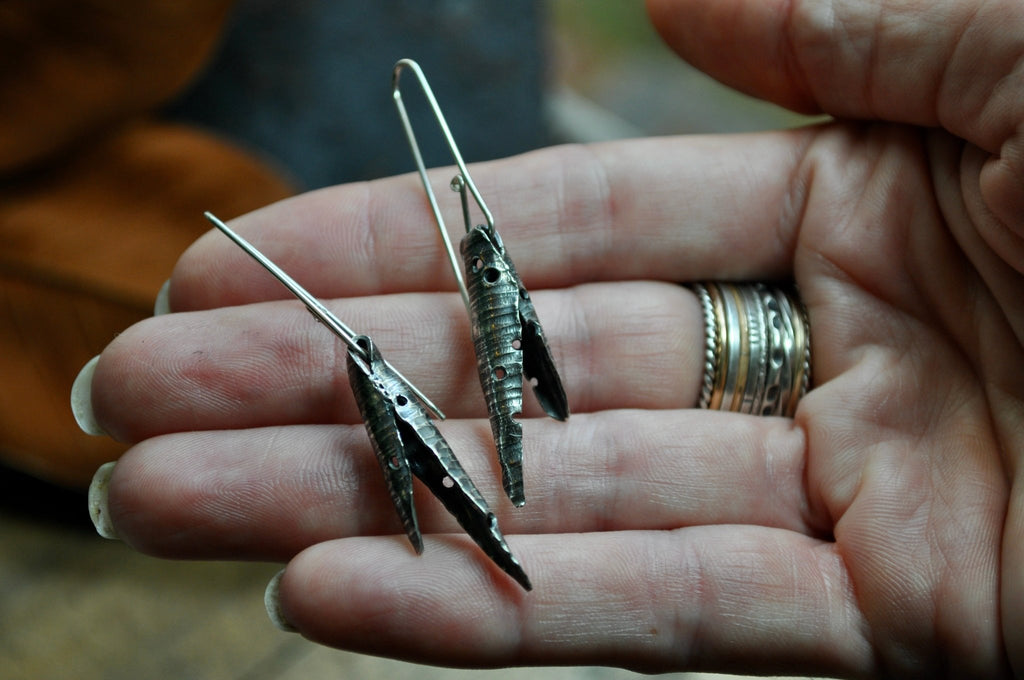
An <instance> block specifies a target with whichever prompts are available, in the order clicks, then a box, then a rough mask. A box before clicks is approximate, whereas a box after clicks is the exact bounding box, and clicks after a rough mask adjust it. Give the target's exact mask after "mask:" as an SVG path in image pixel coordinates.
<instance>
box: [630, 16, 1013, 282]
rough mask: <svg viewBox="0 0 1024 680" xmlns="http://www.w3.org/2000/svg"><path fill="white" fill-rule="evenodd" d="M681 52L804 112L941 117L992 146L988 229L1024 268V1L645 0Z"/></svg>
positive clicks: (922, 121)
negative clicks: (992, 224)
mask: <svg viewBox="0 0 1024 680" xmlns="http://www.w3.org/2000/svg"><path fill="white" fill-rule="evenodd" d="M647 5H648V10H649V12H650V14H651V18H652V20H653V22H654V25H655V27H656V28H657V29H658V30H659V32H660V33H661V34H662V36H663V37H664V38H665V40H666V42H668V44H669V46H671V47H672V48H673V49H674V50H676V51H677V52H678V53H679V54H680V55H681V56H682V57H683V58H684V59H686V60H687V61H689V62H690V63H692V64H693V65H694V66H696V67H697V68H700V69H702V70H703V71H705V72H707V73H708V74H710V75H711V76H713V77H715V78H717V79H718V80H720V81H722V82H723V83H725V84H727V85H730V86H732V87H734V88H736V89H738V90H741V91H743V92H746V93H748V94H751V95H753V96H756V97H760V98H762V99H766V100H768V101H771V102H775V103H776V104H780V105H781V106H785V107H787V108H790V109H794V110H796V111H800V112H804V113H826V114H830V115H832V116H835V117H838V118H857V119H871V120H884V121H891V122H897V123H911V124H915V125H922V126H927V127H941V128H945V129H946V130H947V131H949V132H951V133H953V134H954V135H956V136H958V137H961V138H963V139H965V140H967V141H969V142H971V143H972V144H974V145H976V146H978V147H980V148H981V149H983V150H984V151H986V152H987V153H988V154H989V156H990V158H989V161H988V162H987V163H986V164H985V168H984V171H983V172H982V174H981V177H980V186H979V189H980V191H981V194H982V196H983V198H984V200H985V203H986V205H987V207H988V210H990V211H991V214H992V216H993V217H994V218H995V220H993V222H994V223H995V224H994V226H993V228H992V229H988V230H986V233H984V234H983V236H984V237H985V239H986V241H988V242H989V245H990V247H992V249H993V250H995V251H996V252H998V253H1000V254H1001V255H1002V256H1003V257H1004V258H1005V259H1006V261H1008V262H1009V263H1010V264H1011V265H1012V266H1013V267H1014V268H1015V269H1016V270H1017V271H1019V272H1024V3H1022V2H1020V1H1019V0H973V1H972V0H918V1H911V0H832V1H827V2H826V1H821V2H819V1H801V0H647Z"/></svg>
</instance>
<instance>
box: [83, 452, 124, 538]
mask: <svg viewBox="0 0 1024 680" xmlns="http://www.w3.org/2000/svg"><path fill="white" fill-rule="evenodd" d="M114 464H115V461H111V462H109V463H104V464H103V465H101V466H100V467H99V469H98V470H96V474H94V475H93V476H92V483H91V484H89V518H90V519H91V520H92V525H93V526H94V527H96V533H98V534H99V535H100V536H102V537H103V538H109V539H112V540H118V539H120V538H121V537H120V536H118V535H117V530H116V529H114V524H113V522H111V521H110V507H109V504H108V500H107V487H108V485H109V483H110V476H111V475H112V474H114Z"/></svg>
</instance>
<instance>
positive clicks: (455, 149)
mask: <svg viewBox="0 0 1024 680" xmlns="http://www.w3.org/2000/svg"><path fill="white" fill-rule="evenodd" d="M405 69H409V70H410V71H412V73H413V75H415V76H416V81H417V82H418V83H419V84H420V87H421V88H422V89H423V95H424V96H425V97H426V98H427V103H428V104H429V105H430V110H431V111H432V112H433V114H434V118H435V120H437V124H438V126H439V127H440V128H441V134H442V135H444V139H445V142H447V144H448V150H449V151H451V154H452V158H453V159H454V160H455V164H456V165H457V166H458V168H459V175H458V176H457V177H456V178H455V179H453V180H452V185H451V186H452V189H453V190H455V191H459V193H460V194H461V196H462V215H463V219H464V220H465V223H466V232H467V233H468V232H469V231H470V230H471V229H472V228H473V223H472V221H471V220H470V217H469V204H468V201H467V199H466V189H468V190H469V193H470V195H472V196H473V200H474V201H475V202H476V205H477V207H478V208H479V209H480V212H481V213H483V215H484V220H485V221H486V224H487V230H488V231H489V232H491V233H494V216H493V215H492V214H491V211H490V210H489V209H488V207H487V203H486V202H485V201H484V199H483V196H481V195H480V191H479V190H478V189H477V188H476V184H475V183H474V182H473V177H472V176H471V175H470V174H469V169H468V168H466V162H465V161H464V160H462V154H461V153H460V152H459V146H458V145H457V144H456V143H455V137H453V136H452V131H451V129H450V128H449V127H448V122H447V121H446V120H445V118H444V114H443V113H441V107H440V106H439V105H438V103H437V98H436V97H434V91H433V90H432V89H431V88H430V83H428V82H427V77H426V76H425V75H423V69H421V68H420V65H419V64H417V63H416V62H415V61H413V60H412V59H402V60H400V61H399V62H398V63H397V64H395V68H394V70H393V71H392V72H391V96H392V98H394V100H395V108H397V109H398V116H399V118H401V120H402V128H403V129H404V130H405V136H406V138H407V139H408V140H409V149H410V150H411V151H412V157H413V159H415V161H416V169H417V170H418V171H419V174H420V180H421V181H422V182H423V190H424V191H425V192H426V194H427V200H428V201H430V208H431V210H433V212H434V219H435V220H436V222H437V228H438V230H440V232H441V240H442V241H444V247H445V251H446V252H447V253H448V260H449V262H451V265H452V272H454V274H455V280H456V281H458V284H459V292H460V293H462V301H463V302H464V303H465V305H466V308H467V309H468V308H469V293H468V292H467V291H466V281H465V279H463V277H462V272H461V271H460V270H459V258H458V257H456V255H455V249H454V248H452V242H451V238H450V237H449V236H448V228H447V227H446V226H445V222H444V217H442V216H441V209H440V207H439V206H438V204H437V197H436V196H435V195H434V189H433V188H432V187H431V186H430V178H429V177H428V176H427V167H426V165H425V164H424V162H423V154H421V153H420V145H419V143H418V142H417V141H416V133H415V132H414V131H413V129H412V122H411V121H410V120H409V113H408V111H407V110H406V108H405V102H404V101H403V100H402V90H401V87H400V85H401V78H402V71H403V70H405Z"/></svg>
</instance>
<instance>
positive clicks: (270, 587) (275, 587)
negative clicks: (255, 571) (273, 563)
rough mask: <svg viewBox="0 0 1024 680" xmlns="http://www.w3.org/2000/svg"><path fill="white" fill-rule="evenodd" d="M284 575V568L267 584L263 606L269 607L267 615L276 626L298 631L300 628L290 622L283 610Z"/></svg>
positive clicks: (283, 629) (285, 630) (284, 629)
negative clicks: (282, 580) (282, 581)
mask: <svg viewBox="0 0 1024 680" xmlns="http://www.w3.org/2000/svg"><path fill="white" fill-rule="evenodd" d="M283 577H284V569H282V570H281V571H279V572H277V573H276V574H274V578H272V579H270V583H268V584H267V590H266V592H264V593H263V606H265V607H266V608H267V616H268V617H270V622H271V623H272V624H274V627H275V628H277V629H278V630H280V631H284V632H285V633H295V632H298V628H296V627H295V626H293V625H292V624H290V623H288V619H286V618H285V617H284V612H282V611H281V579H282V578H283Z"/></svg>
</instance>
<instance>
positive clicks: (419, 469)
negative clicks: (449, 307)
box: [348, 336, 532, 590]
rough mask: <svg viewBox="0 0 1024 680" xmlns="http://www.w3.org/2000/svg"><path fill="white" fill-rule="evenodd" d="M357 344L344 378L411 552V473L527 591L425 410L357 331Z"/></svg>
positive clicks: (414, 528)
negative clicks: (360, 416)
mask: <svg viewBox="0 0 1024 680" xmlns="http://www.w3.org/2000/svg"><path fill="white" fill-rule="evenodd" d="M357 343H358V344H359V346H360V347H361V348H362V349H363V350H364V351H365V352H366V355H367V357H368V359H363V358H362V357H360V356H359V355H358V354H356V353H355V352H352V351H350V352H349V354H348V371H349V382H350V384H351V385H352V391H353V393H354V394H355V398H356V402H357V403H358V405H359V412H360V414H361V415H362V417H363V422H364V423H365V425H366V431H367V433H368V434H369V436H370V442H371V444H372V446H373V449H374V453H376V455H377V460H378V462H379V463H380V466H381V470H383V472H384V478H385V480H386V482H387V487H388V492H389V493H390V494H391V500H392V501H393V502H394V504H395V509H396V510H397V511H398V515H399V517H400V518H401V520H402V525H403V527H404V528H405V532H406V534H407V535H408V536H409V540H410V541H411V542H412V544H413V547H414V548H415V549H416V552H417V553H420V552H422V550H423V539H422V537H421V534H420V530H419V525H418V522H417V519H416V509H415V506H414V505H413V486H412V476H411V475H413V474H414V475H416V476H417V477H419V479H420V480H421V481H422V482H423V483H424V485H426V487H427V488H428V489H429V490H430V492H431V493H432V494H434V496H435V497H437V499H438V500H440V501H441V503H442V504H443V505H444V507H445V508H446V509H447V510H448V512H449V513H451V515H452V516H453V517H454V518H455V519H456V521H457V522H458V523H459V525H460V526H462V528H463V529H465V530H466V532H467V533H468V534H469V535H470V537H471V538H472V539H473V540H474V541H475V542H476V544H477V545H478V546H479V547H480V549H481V550H483V551H484V553H485V554H486V555H487V556H488V557H490V558H491V559H492V560H493V561H494V562H495V564H497V565H498V566H499V567H501V569H502V570H503V571H505V573H507V574H508V575H509V576H511V577H512V578H514V579H515V580H516V581H517V582H518V583H519V584H520V585H521V586H522V587H523V588H525V589H526V590H530V589H531V588H532V586H531V584H530V580H529V578H528V577H527V576H526V573H525V572H524V571H523V568H522V566H521V565H520V564H519V561H518V560H517V559H516V558H515V556H514V555H513V554H512V551H511V549H510V548H509V547H508V543H506V541H505V537H504V536H503V535H502V533H501V530H500V529H499V528H498V520H497V518H496V517H495V516H494V513H493V512H491V510H490V508H489V507H488V505H487V502H486V501H485V500H484V498H483V496H482V495H481V494H480V492H479V491H478V490H477V488H476V485H475V484H473V481H472V480H471V479H470V478H469V475H467V474H466V471H465V470H464V469H463V468H462V465H461V464H460V463H459V461H458V459H457V458H456V457H455V454H454V453H453V452H452V450H451V447H450V446H448V442H447V441H445V439H444V437H443V436H442V435H441V432H440V431H439V430H438V429H437V426H436V425H434V422H433V421H432V420H431V419H430V417H429V415H428V414H427V411H426V409H425V408H424V407H423V405H422V404H421V403H420V402H419V401H418V400H417V399H416V398H415V396H414V395H413V394H411V393H410V392H409V391H408V388H407V387H406V386H405V383H404V382H403V381H402V379H401V378H400V377H399V376H398V375H397V373H396V372H395V370H394V369H393V368H391V366H390V365H389V364H388V363H387V362H385V361H384V359H383V358H382V357H381V355H380V352H379V351H378V350H377V348H376V346H374V344H373V342H372V341H371V340H370V339H369V338H367V337H366V336H359V337H358V338H357ZM410 473H411V474H410Z"/></svg>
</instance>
